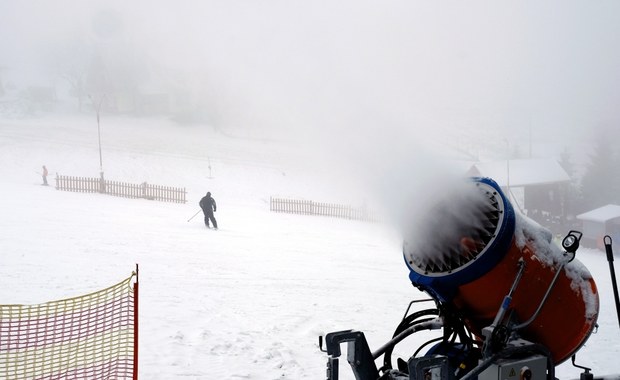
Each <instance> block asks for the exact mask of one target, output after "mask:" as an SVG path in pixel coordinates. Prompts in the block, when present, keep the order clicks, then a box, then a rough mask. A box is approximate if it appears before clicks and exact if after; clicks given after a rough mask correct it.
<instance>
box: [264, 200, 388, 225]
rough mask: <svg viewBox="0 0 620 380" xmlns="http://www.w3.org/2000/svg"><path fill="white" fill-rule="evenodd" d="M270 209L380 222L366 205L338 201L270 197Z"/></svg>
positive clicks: (289, 212)
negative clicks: (353, 204)
mask: <svg viewBox="0 0 620 380" xmlns="http://www.w3.org/2000/svg"><path fill="white" fill-rule="evenodd" d="M269 209H270V211H273V212H283V213H288V214H299V215H320V216H330V217H334V218H343V219H352V220H362V221H367V222H378V221H379V217H378V215H376V214H375V213H374V212H372V211H370V210H368V209H367V208H366V207H353V206H348V205H342V204H337V203H323V202H314V201H308V200H302V199H290V198H274V197H270V199H269Z"/></svg>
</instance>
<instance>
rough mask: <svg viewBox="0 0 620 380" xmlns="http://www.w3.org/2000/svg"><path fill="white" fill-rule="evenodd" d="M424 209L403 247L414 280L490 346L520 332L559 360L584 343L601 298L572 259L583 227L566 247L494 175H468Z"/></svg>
mask: <svg viewBox="0 0 620 380" xmlns="http://www.w3.org/2000/svg"><path fill="white" fill-rule="evenodd" d="M424 215H425V217H424V218H422V221H423V223H418V224H419V225H418V226H416V229H415V230H416V231H415V233H414V234H412V235H411V236H409V237H408V238H407V239H406V240H405V243H404V246H403V253H404V258H405V261H406V263H407V265H408V267H409V270H410V274H409V278H410V279H411V281H412V282H413V284H414V285H415V286H416V287H418V288H419V289H421V290H423V291H425V292H426V293H428V294H430V295H431V296H432V297H433V298H434V299H435V300H436V302H437V303H438V304H442V305H445V306H446V307H448V308H449V309H450V310H453V311H454V312H455V313H456V314H458V315H459V316H460V318H462V320H463V323H464V324H465V325H466V326H467V328H468V329H469V330H470V331H471V332H472V333H473V334H474V335H475V336H477V337H479V338H481V339H482V340H483V341H484V342H485V350H487V351H488V350H490V351H493V350H497V347H500V346H502V345H505V343H506V342H507V341H508V340H509V339H511V338H509V336H507V335H512V336H514V335H515V334H518V336H519V337H520V338H522V339H524V340H527V341H529V342H533V343H534V344H537V345H541V346H544V347H546V348H547V349H548V350H549V353H550V356H551V357H552V360H553V363H554V365H557V364H559V363H561V362H563V361H565V360H566V359H567V358H569V357H571V356H572V355H573V354H574V353H575V352H576V351H577V350H578V349H579V348H580V347H581V346H582V345H583V344H584V343H585V341H586V340H587V338H588V337H589V336H590V333H591V332H592V330H593V328H594V326H595V324H596V319H597V316H598V310H599V299H598V292H597V289H596V284H595V283H594V280H593V279H592V276H591V275H590V273H589V272H588V270H587V269H586V268H585V267H584V266H583V265H581V264H580V263H579V262H578V261H577V260H574V258H575V251H576V248H577V247H576V246H575V245H577V246H578V243H579V238H580V233H578V232H576V231H571V233H572V232H574V233H575V234H579V235H575V234H572V235H571V234H569V236H567V238H565V240H564V241H563V242H562V248H564V249H561V248H560V247H559V246H558V245H556V244H555V243H554V242H553V241H552V235H551V233H550V232H549V231H548V230H546V229H544V228H542V227H540V226H539V225H538V224H536V223H535V222H533V221H532V220H530V219H528V218H527V217H526V216H524V215H522V214H520V213H516V212H515V210H514V208H513V206H512V205H511V203H510V202H509V200H508V197H507V196H506V195H505V194H504V193H503V192H502V190H501V189H500V187H499V186H498V184H497V183H496V182H495V181H493V180H492V179H489V178H471V179H469V180H468V181H466V183H465V186H464V187H463V188H460V187H459V188H458V189H456V191H451V192H448V195H447V196H445V197H442V198H441V199H440V200H439V201H438V202H437V203H436V204H433V205H432V206H431V207H430V208H429V209H428V210H427V212H426V213H424ZM571 251H572V252H571ZM487 353H488V352H487ZM489 355H490V354H489Z"/></svg>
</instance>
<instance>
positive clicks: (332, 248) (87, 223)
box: [0, 117, 620, 379]
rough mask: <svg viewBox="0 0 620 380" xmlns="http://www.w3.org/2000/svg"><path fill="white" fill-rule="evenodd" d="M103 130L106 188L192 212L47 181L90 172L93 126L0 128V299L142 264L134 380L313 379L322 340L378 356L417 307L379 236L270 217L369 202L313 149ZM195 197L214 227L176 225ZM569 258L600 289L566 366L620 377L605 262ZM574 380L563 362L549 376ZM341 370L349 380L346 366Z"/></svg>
mask: <svg viewBox="0 0 620 380" xmlns="http://www.w3.org/2000/svg"><path fill="white" fill-rule="evenodd" d="M101 132H102V133H101V136H102V148H103V151H102V153H103V154H102V158H103V170H104V172H105V176H106V178H108V179H111V180H120V181H127V182H135V183H140V182H144V181H146V182H149V183H153V184H160V185H168V186H181V187H186V188H187V191H188V200H189V202H188V203H187V204H170V203H162V202H155V201H149V200H143V199H139V200H133V199H124V198H116V197H112V196H107V195H101V194H83V193H70V192H62V191H57V190H55V189H54V187H53V184H54V176H55V173H59V174H65V175H77V176H91V177H96V176H98V175H99V153H98V144H97V125H96V122H95V120H94V117H89V118H69V117H66V118H48V119H39V120H3V121H1V122H0V205H1V206H0V210H2V216H1V217H0V248H1V253H0V303H2V304H12V303H19V304H35V303H42V302H46V301H50V300H55V299H60V298H67V297H72V296H77V295H81V294H85V293H88V292H91V291H95V290H99V289H102V288H104V287H107V286H109V285H112V284H114V283H116V282H117V281H119V280H121V279H123V278H125V277H126V276H127V275H129V273H130V272H131V270H133V269H134V265H135V263H139V265H140V285H141V286H140V302H141V305H140V363H139V369H140V377H141V378H143V379H236V378H248V379H321V378H324V376H325V356H324V354H323V353H321V352H319V349H318V345H317V342H318V339H317V337H318V336H319V335H320V334H325V333H327V332H331V331H335V330H342V329H349V328H354V329H358V330H362V331H364V332H365V333H366V335H367V337H368V340H369V343H370V346H371V349H376V348H378V347H379V346H380V345H381V344H383V343H385V341H387V340H388V339H389V338H390V337H391V334H392V333H393V329H394V328H395V326H396V325H397V323H398V321H399V319H400V318H401V317H402V314H403V312H404V309H405V307H406V305H407V303H408V302H409V301H410V300H412V299H421V298H426V296H425V295H424V294H421V293H419V292H418V291H416V290H415V289H413V288H412V287H411V285H410V284H409V281H408V278H407V269H406V266H405V265H404V263H403V259H402V256H401V239H400V236H399V234H398V233H396V231H394V230H393V229H391V228H390V227H389V226H387V225H382V224H370V223H363V222H356V221H346V220H340V219H333V218H323V217H308V216H295V215H287V214H276V213H270V211H269V197H270V196H272V195H276V196H293V197H303V198H305V199H311V200H317V201H331V202H341V203H351V204H353V205H356V204H359V203H357V202H361V200H362V199H366V198H365V196H366V195H365V194H362V193H361V192H355V191H353V190H352V189H356V188H355V187H354V186H349V183H348V181H345V180H344V178H343V177H342V174H341V173H338V171H337V170H329V168H328V167H327V166H326V165H324V163H325V162H324V161H327V160H323V159H321V157H317V155H316V154H312V153H313V152H312V151H311V149H309V147H307V146H304V145H303V144H294V143H290V142H286V143H285V142H282V141H275V140H264V139H263V140H261V139H251V138H239V137H238V136H237V137H233V136H232V135H230V134H223V133H221V132H217V131H214V130H213V129H210V128H206V127H200V126H178V125H175V124H172V123H168V122H165V121H160V120H146V121H145V120H138V119H116V118H111V117H110V118H102V124H101ZM318 163H320V165H319V164H318ZM44 164H45V165H46V166H47V167H48V169H49V171H50V177H49V182H50V184H51V185H52V186H49V187H45V186H40V183H41V179H40V175H39V174H38V173H39V172H40V168H41V166H42V165H44ZM315 164H316V165H315ZM336 164H337V163H335V164H334V165H336ZM209 166H211V168H210V170H209ZM357 190H360V189H359V188H357ZM207 191H211V192H212V194H213V196H214V198H215V199H216V200H217V202H218V212H217V213H216V214H215V217H216V218H217V220H218V224H219V225H220V230H219V231H209V230H206V228H205V226H204V224H203V222H202V215H199V216H197V217H196V218H194V219H193V220H191V221H190V222H187V220H188V219H189V218H190V217H191V216H192V215H193V214H194V213H195V212H196V211H197V210H198V201H199V199H200V198H201V197H202V196H203V195H204V194H205V193H206V192H207ZM366 200H367V201H369V202H368V203H371V204H372V199H370V200H368V199H366ZM578 257H579V258H580V260H581V261H582V262H584V263H585V264H586V265H587V266H588V268H589V269H590V271H591V272H592V273H593V274H594V276H595V279H596V281H597V284H598V286H599V290H600V295H601V314H600V317H599V325H600V327H599V329H598V333H596V334H594V335H592V337H591V338H590V339H589V341H588V342H587V344H586V346H585V347H584V348H583V349H582V350H581V351H580V353H579V355H578V363H579V364H582V365H586V366H588V367H592V368H593V371H594V373H595V374H596V375H604V374H612V373H620V364H618V361H617V357H618V355H619V354H620V344H619V343H618V338H620V329H619V328H618V322H617V320H616V314H615V309H614V307H613V295H612V292H611V286H610V279H609V273H608V265H607V262H606V260H605V258H604V255H603V253H602V252H599V251H595V250H587V249H581V250H580V251H579V254H578ZM411 353H412V351H411V352H407V351H406V350H405V352H402V353H400V355H401V356H403V357H408V355H410V354H411ZM579 372H580V371H579V370H577V369H574V368H572V367H571V366H570V364H568V363H565V364H563V365H562V366H560V367H559V368H558V371H557V374H558V377H559V378H577V377H578V374H579ZM341 375H342V378H345V379H347V378H352V375H351V373H350V370H349V368H348V365H346V363H344V360H343V364H342V365H341Z"/></svg>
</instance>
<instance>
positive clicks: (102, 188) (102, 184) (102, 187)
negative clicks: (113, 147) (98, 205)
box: [88, 94, 105, 193]
mask: <svg viewBox="0 0 620 380" xmlns="http://www.w3.org/2000/svg"><path fill="white" fill-rule="evenodd" d="M88 97H89V98H90V101H91V102H92V103H93V106H95V111H96V112H97V137H98V139H99V175H100V183H99V192H101V193H105V179H104V178H103V156H102V154H101V125H100V123H99V120H100V117H99V113H100V111H101V104H103V100H104V99H105V94H104V95H103V96H102V97H101V99H99V103H98V104H97V105H95V101H94V100H93V98H92V96H90V95H88Z"/></svg>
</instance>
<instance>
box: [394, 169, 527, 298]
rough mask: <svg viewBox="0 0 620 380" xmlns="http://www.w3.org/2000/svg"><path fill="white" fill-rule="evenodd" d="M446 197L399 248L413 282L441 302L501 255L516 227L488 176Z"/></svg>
mask: <svg viewBox="0 0 620 380" xmlns="http://www.w3.org/2000/svg"><path fill="white" fill-rule="evenodd" d="M446 193H447V194H446V196H444V197H442V199H441V201H439V202H438V203H437V204H435V205H434V206H433V207H432V208H430V209H429V211H428V212H427V213H426V215H425V217H424V218H423V223H420V225H419V226H417V228H416V231H415V236H411V237H410V238H409V239H406V240H405V243H404V249H403V253H404V257H405V260H406V262H407V265H408V266H409V269H410V271H411V272H410V275H409V277H410V279H411V280H412V282H413V283H414V284H415V285H417V286H420V287H422V288H423V289H424V290H427V291H429V292H430V293H431V294H432V295H435V296H438V297H439V299H442V300H449V299H450V298H451V296H452V295H453V293H454V292H455V291H456V288H457V287H458V286H459V285H462V284H465V283H467V282H470V281H472V280H475V279H476V278H479V277H481V276H483V275H484V274H485V273H486V272H488V271H489V270H490V269H492V268H493V267H494V266H495V265H496V264H497V263H498V262H499V261H500V260H501V259H502V258H503V257H504V255H505V253H506V251H507V249H508V247H509V246H510V244H511V241H512V238H513V235H514V226H515V216H514V210H513V208H512V205H511V204H510V203H509V202H508V201H507V199H506V197H505V195H504V194H503V193H502V191H501V189H500V187H499V186H498V185H497V183H495V181H493V180H492V179H490V178H472V179H471V180H470V181H468V182H467V183H466V184H465V185H464V187H458V188H456V189H452V190H450V191H447V192H446ZM438 280H441V281H438Z"/></svg>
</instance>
